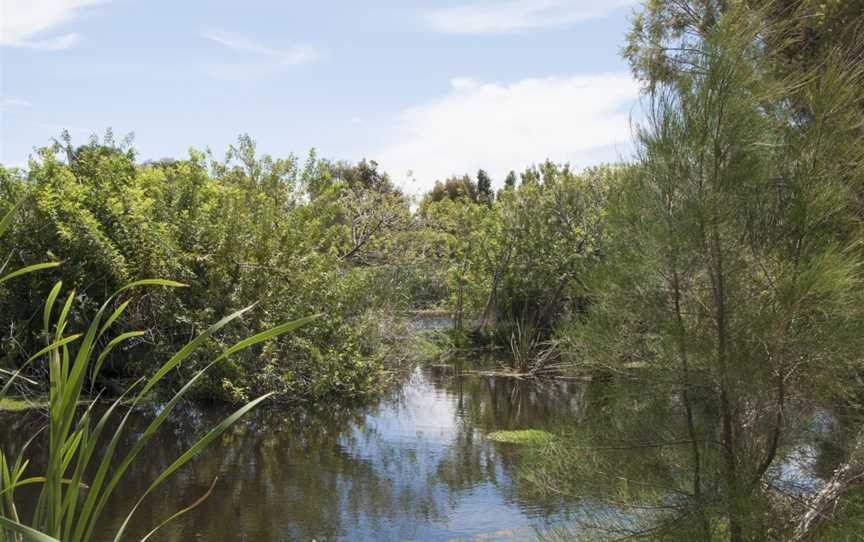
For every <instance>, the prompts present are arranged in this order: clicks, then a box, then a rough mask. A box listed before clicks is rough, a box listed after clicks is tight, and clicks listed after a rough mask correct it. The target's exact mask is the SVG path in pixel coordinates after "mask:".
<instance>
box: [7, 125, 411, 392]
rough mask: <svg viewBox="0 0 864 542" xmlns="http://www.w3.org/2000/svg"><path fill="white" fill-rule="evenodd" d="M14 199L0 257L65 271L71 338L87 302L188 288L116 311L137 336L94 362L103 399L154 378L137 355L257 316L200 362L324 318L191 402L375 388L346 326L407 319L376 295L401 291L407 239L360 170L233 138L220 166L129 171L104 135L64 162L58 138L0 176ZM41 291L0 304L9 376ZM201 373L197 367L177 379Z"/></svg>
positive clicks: (369, 173)
mask: <svg viewBox="0 0 864 542" xmlns="http://www.w3.org/2000/svg"><path fill="white" fill-rule="evenodd" d="M25 193H26V194H29V197H28V199H27V202H26V203H25V204H24V205H23V206H22V209H21V210H20V214H19V216H18V217H17V219H16V220H15V221H14V222H13V223H12V224H11V226H12V227H11V231H10V235H8V236H7V238H6V239H5V240H3V248H5V249H6V251H8V252H9V253H12V254H13V257H14V258H15V259H16V260H19V261H32V260H34V259H37V258H39V257H41V256H43V255H45V254H49V255H51V256H52V257H54V258H57V259H62V260H63V261H64V265H63V268H62V269H61V270H60V271H58V272H57V275H58V276H59V278H61V279H62V280H63V281H64V282H65V283H66V284H71V285H73V286H74V287H75V288H76V291H77V295H76V296H75V298H74V300H73V301H72V304H71V306H70V312H69V320H70V322H73V323H82V322H84V321H85V320H86V319H87V318H88V317H89V316H90V315H92V314H93V313H94V312H95V310H96V309H97V307H98V306H97V304H96V302H95V300H98V299H103V298H105V297H107V296H108V295H110V293H111V292H112V291H114V290H116V289H117V288H119V287H120V286H122V285H123V284H125V283H126V282H127V281H129V280H133V279H135V278H138V277H146V276H171V277H176V278H177V279H178V280H181V281H183V282H185V283H188V284H190V287H189V288H186V289H184V290H183V291H176V290H165V291H154V292H150V293H148V295H146V296H143V297H141V298H140V299H136V300H135V301H134V302H132V304H130V306H128V307H127V310H126V316H127V317H126V319H125V320H124V322H123V323H122V324H121V325H123V328H122V329H121V331H124V332H125V331H131V330H135V329H142V330H144V331H145V333H144V334H143V335H141V336H139V337H135V338H133V339H132V340H131V341H129V342H128V343H126V344H125V345H124V347H123V348H117V349H115V350H113V351H112V352H111V353H110V354H108V356H107V357H106V359H105V362H104V363H105V367H104V369H105V370H104V371H103V373H102V374H103V376H104V377H105V382H104V383H110V382H122V381H124V380H134V379H135V378H137V377H138V376H140V375H143V374H147V373H148V372H149V371H151V370H152V369H153V366H152V363H153V362H152V357H150V356H141V355H138V347H139V346H140V345H142V344H144V343H148V344H151V345H153V346H154V347H155V348H156V350H157V352H162V353H166V352H169V351H170V350H172V349H174V348H176V346H177V345H181V344H183V343H184V342H185V340H186V338H187V337H188V336H189V334H190V333H194V332H195V331H196V330H198V329H201V328H203V327H205V326H206V323H207V322H210V321H213V320H219V319H221V318H222V317H224V316H225V315H227V314H230V313H231V312H233V311H235V310H237V309H238V308H239V307H243V306H246V305H249V304H250V303H253V302H257V305H256V306H255V308H254V309H253V310H252V311H251V312H250V314H249V317H248V318H247V319H245V320H244V321H243V322H242V323H240V325H239V326H237V328H236V330H234V331H232V332H231V333H229V334H228V335H227V336H226V337H225V338H224V339H220V340H219V341H216V340H215V339H214V340H211V341H209V342H208V344H207V345H204V350H207V351H211V352H212V351H216V350H217V349H218V348H219V346H220V345H219V343H221V342H223V341H227V340H231V339H232V338H238V337H242V336H244V335H248V334H249V333H250V332H251V330H253V329H257V328H260V327H262V326H263V327H267V326H271V325H273V324H274V323H275V322H278V321H279V320H281V319H283V318H286V317H289V318H290V317H291V316H292V315H294V316H297V315H302V314H309V313H324V316H323V317H322V318H320V319H319V320H317V321H316V322H315V323H314V324H312V325H310V326H307V327H306V328H304V329H303V330H301V331H300V332H299V333H298V334H296V335H292V336H290V337H285V338H282V339H280V340H279V341H275V342H274V343H272V344H271V345H269V346H268V347H267V348H266V349H264V350H263V351H261V352H257V353H256V354H255V355H254V356H252V355H247V356H240V357H237V358H236V359H232V360H230V361H229V362H228V363H226V364H224V365H222V366H220V367H218V368H217V369H215V370H214V371H212V374H210V375H208V377H206V378H205V379H202V382H201V383H200V385H199V387H198V388H197V389H196V390H195V391H194V393H195V394H197V395H198V396H203V397H207V398H219V399H227V400H236V401H244V400H246V399H247V398H248V397H249V396H250V395H254V394H260V393H265V392H270V391H274V392H277V393H278V394H279V397H280V398H282V399H283V400H305V399H315V398H322V397H325V396H328V395H333V394H339V395H340V396H343V397H352V396H360V395H364V394H366V393H368V392H370V391H372V390H373V389H374V388H375V387H376V385H377V381H378V375H379V373H380V371H381V369H382V366H381V363H380V360H379V358H380V354H381V352H380V351H379V348H378V346H379V345H373V344H370V343H369V341H367V340H364V334H365V332H366V331H367V330H365V329H361V327H360V325H359V322H361V321H368V319H365V320H364V318H365V317H364V315H365V313H366V312H367V311H370V310H374V309H380V308H382V307H383V306H389V307H392V308H399V307H401V306H405V305H407V304H408V303H409V301H408V299H407V296H405V295H401V293H402V290H401V289H400V288H388V287H387V286H386V285H387V282H388V281H389V282H392V281H393V280H397V281H398V280H401V279H400V277H399V275H398V271H399V268H398V266H395V265H394V263H395V262H397V261H398V259H399V257H400V251H402V250H403V247H401V246H400V245H398V244H397V243H396V241H395V233H396V232H398V231H401V230H403V229H406V228H407V225H408V219H409V209H408V201H407V198H405V197H404V196H403V195H402V194H401V193H400V192H399V191H398V190H396V189H395V188H394V187H393V186H392V183H390V181H389V179H388V178H387V176H386V175H384V174H383V173H380V172H379V171H378V170H377V166H376V164H375V163H374V162H361V163H359V164H357V165H356V166H350V165H347V164H343V163H330V162H326V161H323V160H320V159H318V158H317V157H316V156H315V155H314V153H313V154H311V155H310V157H309V160H308V162H307V164H306V165H305V167H302V168H301V167H300V165H299V164H298V161H297V159H296V158H294V157H293V156H292V157H289V158H287V159H284V160H283V159H273V158H271V157H269V156H263V157H258V156H257V155H256V151H255V144H254V142H253V141H252V140H251V139H249V138H248V137H246V136H244V137H241V138H240V140H239V142H238V144H237V146H232V147H231V148H230V149H229V151H228V153H227V156H226V159H225V160H224V161H221V162H220V161H216V160H213V159H212V158H211V157H209V155H207V154H202V153H199V152H197V151H191V152H190V155H189V158H188V159H186V160H177V161H173V160H166V161H161V162H151V163H144V164H138V163H136V162H135V152H134V150H133V149H131V148H130V147H129V146H128V141H127V142H121V143H117V142H115V141H114V139H113V137H112V136H111V134H110V133H109V134H108V135H107V137H106V138H105V139H104V140H103V141H102V142H99V141H98V140H96V139H95V138H94V139H93V140H91V141H90V143H88V144H86V145H82V146H79V147H74V146H73V145H72V144H71V142H70V141H69V140H68V138H67V139H66V140H65V141H64V142H63V143H56V144H54V145H52V146H49V147H45V148H42V149H40V150H39V151H38V154H37V158H36V159H35V160H33V161H31V163H30V167H29V170H28V171H27V173H26V175H25V174H23V173H21V172H20V171H17V170H11V169H0V201H14V200H16V199H17V198H19V197H21V196H22V195H24V194H25ZM13 248H14V250H13ZM370 286H376V287H372V288H370ZM50 289H51V281H50V278H49V276H48V275H39V276H34V277H31V278H28V279H27V280H25V281H19V282H17V283H15V284H13V285H10V286H8V288H7V289H5V290H3V291H0V296H2V299H3V302H4V306H5V307H8V310H4V312H3V314H2V315H0V324H2V326H3V328H4V329H7V330H12V333H11V336H8V337H5V338H4V340H5V341H6V342H5V343H4V354H5V356H6V361H5V365H6V366H7V367H8V368H14V367H15V363H16V361H15V360H16V359H20V357H21V356H22V355H25V354H26V353H28V352H32V351H34V348H35V345H36V344H37V343H38V342H39V335H40V331H39V330H38V329H37V328H36V326H35V325H34V322H33V321H32V320H31V310H32V309H31V307H29V306H28V303H29V300H30V299H33V298H37V297H40V296H41V297H44V296H46V295H47V294H48V293H49V291H50ZM202 363H204V356H203V355H196V356H195V357H194V359H192V360H191V361H190V363H189V364H188V365H187V368H186V369H184V370H183V371H182V373H183V374H182V375H178V376H179V377H181V378H186V377H188V376H189V375H190V374H192V371H194V370H195V369H197V368H199V367H200V366H201V364H202ZM37 372H38V371H37ZM34 376H38V375H34ZM119 389H122V386H120V387H119V388H118V389H117V390H115V391H119Z"/></svg>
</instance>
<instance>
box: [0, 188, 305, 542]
mask: <svg viewBox="0 0 864 542" xmlns="http://www.w3.org/2000/svg"><path fill="white" fill-rule="evenodd" d="M17 207H18V205H16V206H14V207H13V208H12V209H11V210H9V211H8V212H7V213H6V215H5V216H4V217H3V219H2V220H0V237H2V235H3V234H4V233H5V231H6V229H7V228H8V227H9V225H10V223H11V222H12V217H13V214H14V213H15V211H16V209H17ZM58 265H59V263H54V262H52V263H43V264H36V265H31V266H28V267H25V268H22V269H18V270H15V271H12V272H9V273H6V274H5V275H4V274H3V273H4V272H5V269H3V268H0V284H2V283H4V282H6V281H8V280H11V279H14V278H15V277H19V276H22V275H25V274H27V273H32V272H36V271H40V270H44V269H49V268H52V267H56V266H58ZM183 286H184V285H183V284H180V283H177V282H173V281H169V280H162V279H148V280H140V281H137V282H133V283H131V284H129V285H127V286H124V287H123V288H121V289H119V290H118V291H117V292H115V293H114V294H113V295H112V296H111V297H110V298H108V299H107V300H106V301H105V303H104V304H103V305H102V306H101V308H100V309H99V311H98V312H97V313H96V315H95V316H94V318H93V319H92V321H91V322H90V325H89V326H88V327H87V330H86V331H85V332H84V333H75V334H67V324H68V320H67V318H68V316H69V311H70V309H71V306H72V301H73V300H74V298H75V292H74V291H72V292H69V293H68V294H67V295H66V297H65V301H63V302H62V303H58V300H59V299H60V296H61V293H62V292H63V284H62V282H57V283H56V285H55V286H54V288H53V289H52V290H51V293H50V294H49V295H48V297H47V299H46V301H45V305H44V309H43V311H42V323H43V326H44V331H45V337H46V344H45V347H44V348H42V349H41V350H40V351H39V352H37V353H36V354H34V355H33V356H32V357H30V358H29V359H28V360H26V361H25V363H23V364H22V365H21V366H20V368H19V369H18V370H17V371H15V372H5V373H3V374H0V378H5V383H4V384H3V386H2V388H0V400H2V399H3V398H4V397H5V396H6V395H7V394H8V393H9V390H10V389H12V385H13V383H14V382H16V381H17V380H19V379H22V378H23V377H22V371H24V369H26V367H27V366H28V365H30V364H31V363H36V362H39V361H42V360H44V362H45V363H46V364H47V368H48V378H49V383H50V386H49V397H48V421H47V422H46V427H45V428H44V429H43V432H44V431H47V439H48V457H47V463H46V467H45V472H44V473H40V474H37V475H31V474H30V473H28V470H27V468H28V466H29V461H28V459H27V450H28V447H29V444H30V442H28V443H27V444H26V445H25V446H24V447H23V449H22V450H20V451H19V453H18V454H17V456H16V457H15V458H14V459H12V458H7V456H6V454H5V453H4V451H3V450H2V448H0V542H19V541H22V540H25V539H26V540H33V541H37V542H56V541H59V540H62V541H64V542H83V541H89V540H92V539H93V533H94V529H95V528H96V527H97V525H98V524H99V521H100V518H101V517H102V513H103V512H104V509H105V506H106V505H107V504H108V503H109V502H110V500H111V496H112V494H113V493H114V491H115V490H116V489H117V486H118V484H119V483H120V481H121V480H122V479H123V476H124V475H125V473H126V471H127V470H128V469H129V467H130V465H131V464H132V463H133V462H134V461H135V460H136V459H137V458H138V457H139V455H140V454H141V452H142V451H143V450H144V449H145V448H146V447H147V445H148V443H149V442H150V439H151V438H152V437H153V435H154V434H155V433H156V431H157V430H158V429H159V427H160V426H161V425H162V423H163V422H165V420H166V419H167V418H168V417H169V416H170V415H171V412H172V411H173V410H174V408H175V407H176V406H177V404H178V403H179V402H180V400H181V399H182V398H183V397H184V396H185V395H186V393H187V392H188V391H189V390H190V389H192V387H193V386H194V384H195V383H196V382H197V381H198V380H199V379H200V378H201V377H202V375H204V374H205V373H206V372H207V371H208V370H209V369H210V368H211V367H213V366H214V365H215V364H217V363H219V362H221V361H222V360H224V359H225V358H227V357H228V356H231V355H233V354H235V353H237V352H239V351H241V350H243V349H245V348H249V347H251V346H253V345H255V344H258V343H260V342H262V341H265V340H268V339H271V338H273V337H276V336H278V335H281V334H283V333H287V332H289V331H291V330H294V329H297V328H299V327H300V326H302V325H304V324H305V323H307V322H309V321H310V320H311V319H313V318H314V317H309V318H303V319H300V320H295V321H292V322H288V323H285V324H282V325H280V326H277V327H274V328H272V329H270V330H268V331H265V332H262V333H259V334H257V335H254V336H252V337H249V338H247V339H244V340H242V341H239V342H238V343H236V344H234V345H233V346H231V347H230V348H228V349H227V350H225V351H224V352H223V353H222V354H221V355H219V356H218V357H216V358H215V359H213V360H212V361H211V362H210V363H209V364H207V365H206V366H205V367H204V368H203V369H201V370H200V371H198V372H197V373H196V374H195V375H194V376H193V377H192V378H191V379H189V380H188V381H187V382H186V383H185V385H184V386H183V387H182V388H181V389H180V391H178V392H177V393H176V394H174V396H173V397H172V398H171V399H170V400H169V401H168V402H167V403H166V404H165V405H164V407H163V408H162V410H161V412H160V413H159V415H158V416H157V417H156V418H155V419H154V420H153V421H152V422H151V423H150V425H149V426H148V427H147V428H146V429H145V431H144V432H143V433H142V434H141V435H140V437H139V438H138V440H137V442H136V443H135V444H134V446H133V447H132V448H131V449H130V450H129V451H128V452H126V453H125V454H123V455H122V456H121V454H118V449H117V448H118V443H119V442H120V438H121V435H122V434H123V431H124V429H125V427H126V424H127V422H128V420H129V417H130V415H131V413H132V412H133V411H134V410H135V407H136V406H137V405H138V404H139V403H140V402H141V401H142V400H143V399H144V398H145V397H146V396H147V395H148V394H149V393H150V392H151V390H153V388H154V387H155V386H156V385H157V384H159V382H160V381H161V380H162V379H163V378H165V377H166V375H168V374H169V372H170V371H171V370H172V369H174V368H175V367H177V366H178V365H179V364H180V363H181V362H183V360H185V359H186V358H188V357H189V356H190V355H192V354H193V353H194V352H195V351H196V350H197V349H198V348H199V347H201V345H203V344H204V343H205V342H206V341H207V340H208V339H209V338H210V337H211V336H212V335H213V334H214V333H216V332H218V331H219V330H220V329H222V328H223V327H225V326H227V325H228V324H230V323H231V322H232V321H234V320H236V319H238V318H240V317H241V316H242V315H243V314H244V313H246V312H247V311H249V310H250V309H251V308H252V307H251V306H250V307H246V308H244V309H242V310H239V311H237V312H235V313H233V314H230V315H228V316H226V317H225V318H223V319H222V320H219V321H218V322H216V323H215V324H213V325H212V326H210V327H209V328H208V329H207V330H205V331H204V332H203V333H201V334H199V335H198V336H197V337H195V338H194V339H193V340H192V341H190V342H189V343H188V344H186V345H185V346H184V347H183V348H181V349H180V350H179V351H178V352H177V353H176V354H174V355H173V356H172V357H171V358H170V359H168V360H167V361H166V362H165V363H164V364H163V365H162V366H161V367H160V368H159V369H158V370H157V371H156V372H155V373H154V374H153V375H152V376H150V377H149V378H148V379H141V380H139V381H138V382H136V383H134V384H133V385H132V386H130V387H129V388H128V389H127V390H126V391H125V392H124V393H123V394H122V395H121V396H120V397H118V398H116V399H115V400H113V401H112V402H110V403H109V405H108V407H107V409H105V411H104V413H102V414H101V415H97V414H96V411H95V409H94V408H93V407H94V406H95V404H96V401H97V399H98V398H95V399H90V400H88V401H86V402H85V403H84V406H82V400H83V399H84V388H85V382H86V381H87V380H88V378H89V380H90V381H91V382H93V381H94V380H95V379H96V378H97V376H98V374H99V371H100V370H101V367H102V362H103V361H104V359H105V356H106V355H107V353H108V352H109V351H110V350H111V349H113V348H115V347H116V346H118V345H119V344H121V343H122V342H123V341H126V340H128V339H130V338H132V337H136V336H139V335H140V334H141V332H130V333H124V334H121V335H119V336H117V337H115V338H113V339H111V340H107V335H108V333H109V332H110V331H111V328H112V326H113V324H114V323H115V322H116V321H117V320H118V318H120V316H121V315H122V313H123V311H124V310H125V309H126V307H127V306H128V305H129V300H128V299H126V300H124V301H122V302H121V299H123V298H127V297H128V296H129V295H130V294H131V293H132V292H133V291H135V290H137V289H140V288H143V287H168V288H180V287H183ZM113 306H116V309H114V310H113V311H110V312H109V310H110V308H111V307H113ZM106 341H107V343H106ZM103 344H104V346H102V347H101V348H100V345H103ZM268 396H269V394H267V395H263V396H261V397H258V398H257V399H255V400H253V401H250V402H249V403H247V404H246V405H244V406H243V407H241V408H239V409H238V410H237V411H236V412H234V413H233V414H231V415H230V416H228V417H227V418H225V419H224V420H223V421H222V422H221V423H220V424H218V425H216V426H215V427H212V428H211V429H210V430H209V431H208V432H207V433H206V434H205V435H204V436H203V437H202V438H201V439H200V440H198V441H197V442H196V443H195V444H194V445H193V446H191V447H190V448H189V449H188V450H187V451H186V452H184V453H183V454H181V455H180V456H179V457H178V458H177V459H176V460H175V461H174V462H173V463H171V465H169V466H168V467H167V468H166V469H165V470H164V471H162V473H161V474H160V475H159V476H157V477H156V479H155V480H153V482H152V483H151V484H150V486H149V487H148V488H147V490H146V491H144V493H143V494H141V496H140V498H139V499H138V501H137V502H136V504H135V505H134V506H133V507H132V509H131V510H130V511H129V512H128V515H127V516H126V517H125V519H124V521H123V522H122V524H121V525H120V527H119V528H118V529H117V532H116V533H115V534H114V540H115V542H116V541H118V540H121V539H122V538H123V536H124V534H125V532H126V529H127V527H128V525H129V521H130V520H131V519H132V517H133V515H134V514H135V511H136V510H137V509H138V507H139V506H140V505H141V503H142V502H143V500H144V499H145V498H146V497H147V496H148V495H149V494H150V493H151V492H152V491H153V490H154V489H156V487H158V486H159V485H160V484H161V483H162V482H163V481H165V480H166V479H167V478H168V477H169V476H171V475H172V474H173V473H174V472H176V471H177V470H178V469H180V468H181V467H182V466H183V465H185V464H186V463H187V462H188V461H189V460H190V459H192V458H193V457H194V456H195V455H196V454H197V453H198V452H200V451H201V450H202V449H204V448H205V447H206V446H207V445H208V444H210V443H211V442H213V441H214V440H215V439H217V438H218V437H219V436H220V435H221V434H222V433H223V432H224V431H225V430H226V429H228V427H230V426H231V425H232V424H233V423H234V422H236V421H237V420H238V419H239V418H240V417H241V416H243V415H244V414H246V413H247V412H248V411H249V410H251V409H253V408H255V406H257V405H258V404H260V403H261V402H262V401H264V400H265V399H266V398H267V397H268ZM127 401H128V402H129V403H131V406H129V407H128V408H126V412H125V414H123V416H122V418H121V420H120V423H119V426H118V427H117V428H116V430H115V431H114V433H113V434H110V435H108V434H104V430H105V428H106V425H107V422H108V420H109V419H110V418H111V417H112V416H113V415H114V414H115V412H117V415H120V413H119V412H118V410H119V408H120V407H121V405H122V404H125V403H126V402H127ZM39 436H40V435H34V436H33V438H31V439H30V441H31V442H32V440H33V439H35V438H37V437H39ZM41 438H45V437H44V436H41ZM214 483H215V481H214ZM28 485H38V486H39V487H40V491H39V493H38V499H37V501H36V506H35V509H34V511H33V515H32V520H31V521H30V522H29V524H25V522H24V521H23V519H22V518H21V517H20V515H19V508H18V506H17V505H16V500H15V492H16V490H17V489H18V488H20V487H22V486H28ZM211 489H212V486H211ZM207 495H209V491H208V492H207V494H206V495H204V496H203V497H202V498H201V499H199V500H198V501H197V502H196V503H194V504H192V505H190V506H188V507H186V508H183V509H181V510H179V511H178V512H177V513H175V514H174V515H172V516H171V517H169V518H166V519H165V521H163V522H162V523H160V524H159V525H156V526H155V527H154V528H153V530H152V531H150V533H148V534H147V535H146V536H145V537H144V538H142V539H141V540H142V541H144V540H147V539H149V538H150V537H151V536H153V534H154V533H156V532H157V531H158V530H159V529H160V528H161V527H163V526H164V525H165V524H166V523H168V522H169V521H171V520H173V519H176V518H177V517H179V516H180V515H182V514H184V513H186V512H188V511H189V510H191V509H192V508H194V507H195V506H197V505H198V504H199V503H200V502H201V501H202V500H203V499H204V498H206V496H207Z"/></svg>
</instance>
